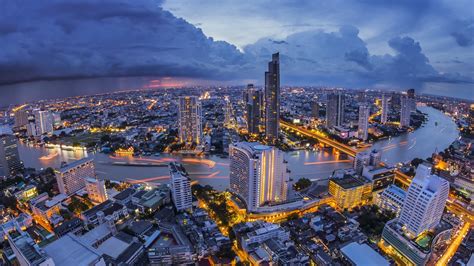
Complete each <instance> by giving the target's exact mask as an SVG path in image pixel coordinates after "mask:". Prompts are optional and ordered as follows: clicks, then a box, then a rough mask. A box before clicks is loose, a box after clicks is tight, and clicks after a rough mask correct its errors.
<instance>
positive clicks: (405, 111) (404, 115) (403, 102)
mask: <svg viewBox="0 0 474 266" xmlns="http://www.w3.org/2000/svg"><path fill="white" fill-rule="evenodd" d="M410 117H411V110H410V100H409V99H408V97H407V96H406V95H402V97H401V98H400V127H409V126H410Z"/></svg>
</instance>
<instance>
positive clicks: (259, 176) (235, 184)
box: [229, 142, 289, 211]
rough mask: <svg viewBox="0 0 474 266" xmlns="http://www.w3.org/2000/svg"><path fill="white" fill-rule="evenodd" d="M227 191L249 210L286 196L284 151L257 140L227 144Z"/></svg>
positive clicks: (286, 172) (278, 200)
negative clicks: (228, 157)
mask: <svg viewBox="0 0 474 266" xmlns="http://www.w3.org/2000/svg"><path fill="white" fill-rule="evenodd" d="M229 155H230V190H231V191H232V192H234V193H236V194H237V195H238V196H239V197H240V198H241V199H242V200H244V201H245V202H246V204H247V209H248V210H249V211H254V210H257V209H258V208H260V207H262V206H264V205H265V204H266V203H271V202H281V201H285V200H286V198H287V190H288V187H287V182H288V179H289V174H288V171H287V166H286V164H287V163H286V162H285V160H284V157H283V156H284V153H283V152H282V151H280V150H278V149H277V148H275V147H270V146H266V145H261V144H260V143H257V142H238V143H235V144H232V145H230V149H229Z"/></svg>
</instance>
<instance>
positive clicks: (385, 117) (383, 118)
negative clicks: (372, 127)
mask: <svg viewBox="0 0 474 266" xmlns="http://www.w3.org/2000/svg"><path fill="white" fill-rule="evenodd" d="M388 112H389V110H388V95H387V94H382V114H381V116H380V122H381V123H382V124H385V123H387V121H388Z"/></svg>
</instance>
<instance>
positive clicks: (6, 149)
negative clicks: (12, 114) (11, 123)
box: [0, 134, 23, 177]
mask: <svg viewBox="0 0 474 266" xmlns="http://www.w3.org/2000/svg"><path fill="white" fill-rule="evenodd" d="M22 169H23V163H22V162H21V160H20V154H19V153H18V143H17V140H16V137H15V136H14V135H10V134H1V135H0V177H13V176H15V175H16V174H18V173H20V172H21V170H22Z"/></svg>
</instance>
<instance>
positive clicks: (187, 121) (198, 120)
mask: <svg viewBox="0 0 474 266" xmlns="http://www.w3.org/2000/svg"><path fill="white" fill-rule="evenodd" d="M178 119H179V121H178V122H179V141H180V142H183V143H186V144H193V143H194V144H196V145H200V144H201V142H202V113H201V102H200V101H199V99H198V97H196V96H184V97H179V111H178Z"/></svg>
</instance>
